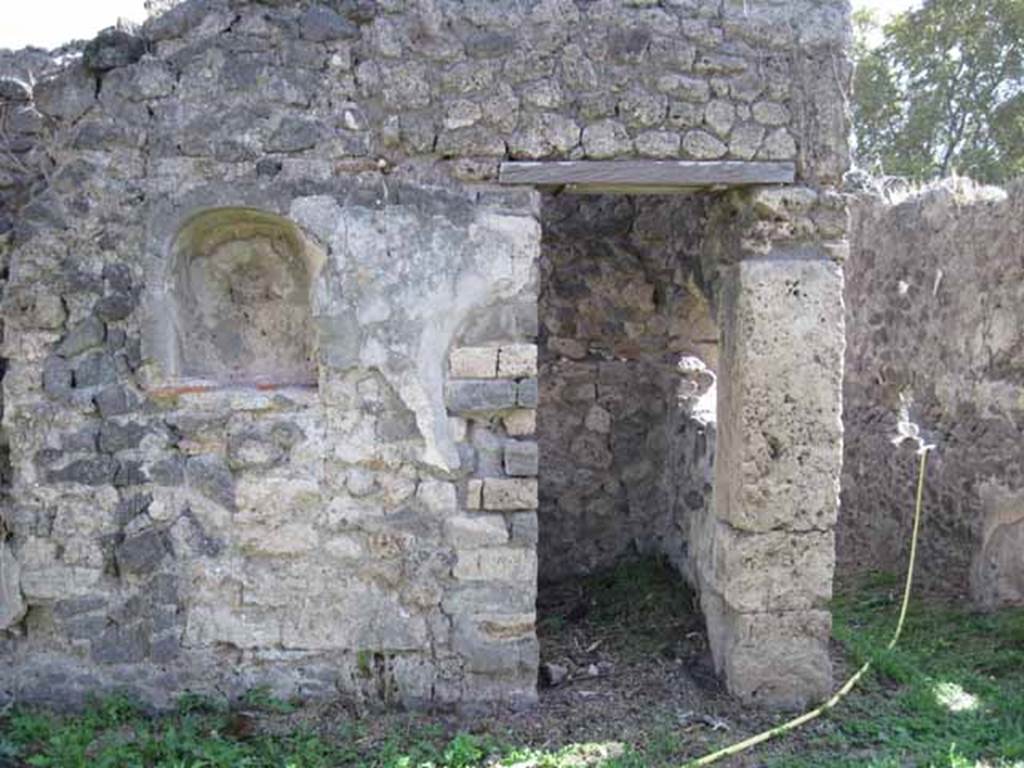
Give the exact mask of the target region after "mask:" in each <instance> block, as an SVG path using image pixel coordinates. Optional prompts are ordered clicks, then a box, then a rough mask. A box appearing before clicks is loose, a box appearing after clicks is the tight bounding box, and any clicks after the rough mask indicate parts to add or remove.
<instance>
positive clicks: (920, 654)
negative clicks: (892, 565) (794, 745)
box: [771, 577, 1024, 768]
mask: <svg viewBox="0 0 1024 768" xmlns="http://www.w3.org/2000/svg"><path fill="white" fill-rule="evenodd" d="M900 596H901V591H900V587H899V586H898V585H897V584H896V583H894V580H890V579H885V578H877V577H874V578H871V579H870V580H869V581H868V582H867V583H866V584H865V585H863V586H862V587H861V588H860V589H858V590H856V591H855V592H852V593H848V594H845V595H843V596H842V597H840V598H838V599H837V600H836V603H835V606H834V615H835V635H836V638H837V639H838V640H839V641H840V642H841V643H842V644H843V646H844V647H845V648H846V649H847V651H848V652H849V655H850V661H851V662H852V665H851V666H853V665H859V664H861V663H863V662H864V661H867V660H868V659H870V660H871V661H872V663H873V665H874V672H873V673H872V674H871V675H870V676H869V677H868V678H866V679H865V681H864V682H863V683H862V685H861V687H860V689H859V690H858V691H856V692H855V693H854V694H853V695H851V696H850V697H849V698H847V699H846V700H845V701H844V702H843V703H842V704H841V705H840V706H839V707H838V708H837V709H836V710H833V712H832V713H831V714H830V715H829V717H828V720H826V721H825V723H824V724H822V725H821V727H820V728H819V729H818V732H817V733H816V734H815V736H814V737H813V739H811V740H810V742H809V745H808V746H809V748H807V749H803V750H801V752H800V754H799V755H790V756H787V757H786V758H785V759H782V758H780V759H778V760H777V761H776V762H774V763H771V764H772V765H776V766H785V767H786V768H803V767H805V766H806V767H807V768H810V766H820V765H830V766H839V767H840V768H842V767H845V766H849V767H850V768H852V767H853V766H869V767H871V768H883V767H884V768H887V767H888V766H893V767H894V768H895V767H897V766H904V765H915V766H943V767H944V768H977V767H978V766H987V767H988V768H1019V766H1021V765H1024V642H1022V640H1024V611H1022V610H1007V611H1003V612H1000V613H993V614H977V613H971V612H969V611H965V610H964V609H963V608H961V607H956V606H946V605H935V604H931V605H928V604H921V603H920V602H914V603H911V610H910V613H909V615H908V618H907V624H906V626H905V629H904V634H903V637H902V639H901V641H900V643H899V644H898V645H897V646H896V648H894V649H893V650H892V651H886V650H884V649H885V646H886V643H887V642H888V639H889V636H890V635H891V634H892V628H893V626H894V625H895V621H896V614H897V612H898V608H899V601H900Z"/></svg>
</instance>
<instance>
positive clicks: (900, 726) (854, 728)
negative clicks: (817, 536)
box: [0, 564, 1024, 768]
mask: <svg viewBox="0 0 1024 768" xmlns="http://www.w3.org/2000/svg"><path fill="white" fill-rule="evenodd" d="M667 578H669V577H668V576H666V574H665V572H664V569H663V568H661V566H658V565H656V564H646V565H638V566H632V567H627V568H623V569H620V570H618V571H616V572H614V573H613V574H610V575H608V576H605V577H599V578H596V579H592V580H588V581H587V582H586V583H585V585H584V586H585V588H584V590H583V592H582V593H581V594H582V595H583V599H585V601H586V604H587V605H588V606H589V609H588V610H589V614H588V616H587V620H588V621H590V622H592V623H593V624H595V625H597V626H607V627H608V628H609V631H614V629H615V628H616V627H619V626H623V625H626V626H631V625H638V626H639V637H640V638H643V637H646V636H648V635H650V634H654V635H657V633H656V632H651V631H649V630H651V629H653V628H654V625H656V624H658V623H659V618H658V617H659V616H660V617H661V619H660V622H661V623H665V622H668V623H672V622H677V621H678V622H682V621H684V619H685V617H684V616H683V614H682V613H678V610H679V609H678V605H679V603H680V601H679V600H678V595H676V597H675V598H672V596H671V594H670V592H669V589H668V588H669V586H671V585H669V584H668V583H667V582H666V581H665V579H667ZM898 598H899V586H898V584H896V583H895V580H893V579H891V578H875V579H872V580H870V581H869V582H866V583H862V584H861V585H859V586H858V587H857V588H855V589H849V590H846V591H844V592H843V593H842V594H841V596H840V597H838V598H837V599H836V601H835V605H834V610H835V636H836V639H837V640H838V641H839V642H840V643H841V644H842V645H843V646H844V648H845V649H846V650H847V652H848V659H849V666H850V667H851V668H855V667H856V666H858V665H859V664H860V663H861V662H862V661H864V660H866V659H871V660H872V661H873V663H874V664H875V671H874V672H873V673H872V674H871V675H869V676H868V677H867V678H866V679H865V681H864V683H863V684H862V686H861V687H860V688H859V689H857V690H856V691H855V692H854V693H853V694H852V695H851V696H849V697H848V698H847V699H846V700H845V701H844V702H843V703H842V704H840V705H839V707H838V708H837V709H835V710H834V711H833V712H832V713H830V714H829V715H828V716H827V717H825V718H823V719H821V720H819V721H816V722H815V723H814V724H812V725H811V726H810V727H808V728H806V729H804V730H802V731H798V732H796V733H794V734H791V735H789V736H787V737H784V738H782V739H780V740H779V741H777V742H775V743H774V744H772V745H771V746H769V747H766V748H762V749H761V750H760V751H759V752H755V753H754V754H753V755H752V756H748V758H747V762H745V764H746V765H768V766H774V767H776V768H779V767H782V768H811V766H814V767H815V768H817V767H818V766H834V767H836V768H845V767H852V766H858V767H859V768H861V767H866V768H897V767H898V768H904V767H905V766H936V767H941V768H1011V767H1012V768H1022V767H1024V610H1011V611H1003V612H1000V613H994V614H976V613H971V612H969V611H967V610H965V609H963V608H958V607H953V606H948V605H944V604H939V603H934V602H932V603H921V602H915V603H913V605H912V609H911V612H910V615H909V617H908V622H907V625H906V628H905V632H904V636H903V639H902V641H901V644H900V645H899V646H898V647H897V648H896V649H895V650H894V651H892V652H885V651H884V650H880V649H884V647H885V644H886V642H887V641H888V638H889V636H890V633H891V632H892V628H893V626H894V624H895V620H896V614H897V609H898ZM673 606H675V607H673ZM555 620H556V621H557V620H559V619H557V618H556V619H555ZM561 620H564V618H563V619H561ZM659 642H660V641H659ZM646 650H650V649H646ZM254 711H255V712H259V713H261V714H260V715H259V717H260V718H265V719H266V721H267V722H272V723H274V724H275V726H278V727H274V728H271V729H266V728H263V729H261V728H259V727H256V728H253V727H252V721H249V723H248V727H245V726H246V722H245V719H244V718H246V717H249V716H250V715H251V713H252V712H254ZM301 712H302V708H301V706H300V705H299V703H297V702H290V701H282V700H280V699H277V698H275V697H274V696H273V695H272V694H271V692H270V691H269V690H268V689H265V688H256V689H253V690H252V691H250V692H249V693H248V694H247V695H246V696H244V697H243V698H242V700H241V701H240V702H236V703H235V704H234V705H231V704H229V703H228V702H227V701H224V700H222V699H217V698H210V697H203V696H196V695H187V696H184V697H182V698H181V699H180V700H179V702H178V708H177V711H176V712H174V713H171V714H166V715H163V716H161V717H156V718H154V717H150V716H147V715H146V714H145V713H144V712H143V711H142V710H141V709H140V708H138V707H136V706H135V705H134V704H133V703H132V702H131V701H129V700H127V699H125V698H123V697H114V698H110V699H106V700H103V701H98V702H95V703H94V704H93V705H92V706H90V707H89V708H88V709H87V710H86V711H85V712H84V713H82V714H80V715H76V716H67V717H62V716H57V715H54V714H52V713H48V712H45V711H39V710H34V709H28V708H17V709H15V710H13V711H11V712H9V713H7V714H6V715H2V716H0V766H5V768H6V766H7V765H8V764H10V765H30V766H40V767H43V766H45V767H50V766H52V767H53V768H79V767H81V768H86V767H87V766H88V767H89V768H93V767H98V768H105V767H108V766H109V767H110V768H115V767H116V768H122V767H125V768H131V767H133V766H146V767H149V766H153V767H156V766H159V767H161V768H163V767H167V768H218V767H221V766H223V767H224V768H227V767H228V766H230V767H231V768H264V767H267V768H270V767H271V766H273V768H320V767H321V766H322V767H324V768H326V767H327V766H331V767H332V768H333V767H334V766H349V767H350V768H478V767H482V766H489V767H490V768H498V767H499V766H511V765H515V764H517V763H520V764H522V763H525V764H526V765H528V766H529V767H530V768H579V767H580V766H603V767H604V768H653V767H655V766H659V767H661V766H664V767H667V766H674V765H678V764H679V762H680V761H679V759H678V756H679V755H680V754H693V752H694V749H695V744H694V743H692V742H688V739H689V738H690V737H689V736H688V735H687V734H686V733H684V732H682V731H680V730H679V729H677V728H675V727H674V726H672V725H667V724H666V723H667V722H670V721H669V720H666V719H665V717H663V715H664V713H653V712H652V713H651V724H650V727H649V728H648V729H647V731H646V732H645V733H643V734H640V735H637V734H635V733H634V734H633V735H634V738H636V739H637V741H636V743H634V744H622V743H617V742H604V743H586V742H585V734H580V739H581V743H577V744H572V745H569V746H565V747H561V748H557V747H556V748H551V749H548V750H537V749H535V748H532V747H530V746H527V745H524V744H522V743H521V741H520V742H517V737H516V734H515V732H514V731H509V730H508V729H502V727H501V726H500V724H498V725H497V726H496V727H495V728H494V729H493V733H494V734H499V735H491V734H484V735H481V734H470V733H464V732H463V733H457V734H455V735H454V736H453V735H452V734H451V732H447V733H446V732H445V730H444V727H443V726H442V724H440V723H430V722H429V721H426V724H423V723H421V722H419V721H414V720H407V721H402V720H399V719H396V720H395V721H394V722H395V723H396V725H395V726H394V727H392V728H391V729H390V730H389V731H387V732H386V733H385V734H384V735H383V736H381V735H380V733H378V734H377V735H376V736H371V735H370V729H369V725H368V724H367V723H366V722H365V721H358V720H357V721H346V722H344V723H343V724H341V725H338V724H332V723H330V722H329V721H327V722H325V721H319V720H317V719H316V718H312V719H310V718H307V719H306V720H305V721H304V720H303V719H302V718H301V717H297V715H301ZM246 713H250V714H246ZM240 718H241V720H240ZM289 718H291V719H289ZM257 722H259V720H257ZM295 722H307V725H305V726H296V725H294V723H295ZM378 730H379V729H378ZM744 735H749V734H747V733H740V732H737V731H734V732H731V733H729V734H715V739H714V740H715V741H716V742H717V743H722V744H724V743H728V740H729V739H731V738H740V737H742V736H744ZM724 764H725V765H728V764H729V763H728V762H726V763H724Z"/></svg>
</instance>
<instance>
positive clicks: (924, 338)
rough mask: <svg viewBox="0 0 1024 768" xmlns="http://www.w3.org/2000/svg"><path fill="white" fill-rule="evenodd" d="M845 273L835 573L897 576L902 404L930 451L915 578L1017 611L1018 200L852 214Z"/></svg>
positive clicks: (904, 512) (975, 194)
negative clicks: (905, 401) (896, 440)
mask: <svg viewBox="0 0 1024 768" xmlns="http://www.w3.org/2000/svg"><path fill="white" fill-rule="evenodd" d="M852 211H853V230H852V244H853V252H852V254H851V257H850V260H849V262H848V264H847V270H846V279H847V303H846V307H847V340H848V347H847V354H846V382H845V387H844V400H845V402H844V408H845V415H844V421H845V424H846V451H845V467H844V473H843V491H842V502H843V503H842V513H841V516H840V525H839V529H838V555H839V565H840V568H841V569H843V570H846V571H851V570H860V569H866V568H882V569H885V570H892V571H894V570H898V569H900V568H901V567H902V565H903V562H904V558H905V553H906V550H907V544H908V536H909V530H910V521H911V513H912V508H913V490H914V480H915V476H916V458H915V457H914V456H913V454H912V451H911V449H910V448H909V446H906V447H905V448H904V449H903V450H898V449H896V448H895V447H894V446H893V445H892V444H891V442H890V439H891V438H892V437H894V436H895V433H896V422H897V414H898V411H899V408H900V395H901V393H906V394H907V395H909V396H911V397H912V406H911V408H910V416H911V417H912V419H913V420H914V421H915V422H917V423H918V424H920V426H921V428H922V429H923V430H924V433H925V435H926V438H927V439H928V441H929V442H932V443H935V445H936V451H935V452H934V453H933V454H932V457H931V459H930V467H929V474H928V484H927V486H926V497H925V503H926V510H927V511H926V518H925V522H924V530H923V534H922V541H921V546H922V552H921V554H922V556H921V557H920V558H919V560H918V563H919V567H920V568H921V569H922V571H923V573H924V574H925V580H926V582H927V583H928V584H930V585H932V586H934V587H936V588H943V589H950V590H953V591H954V592H967V591H969V592H970V594H971V595H972V596H973V598H974V599H975V600H977V601H978V602H980V603H982V604H984V605H997V604H1000V603H1004V602H1014V601H1016V602H1020V601H1021V600H1024V490H1022V489H1024V310H1022V307H1024V186H1022V185H1021V184H1019V183H1018V184H1016V185H1015V186H1013V187H1011V188H1010V189H1008V190H1007V192H1006V193H1005V194H1004V193H1003V192H1001V191H1000V190H995V189H991V188H988V189H986V188H978V187H975V186H974V185H972V184H971V183H970V182H968V181H947V182H943V183H939V184H936V185H934V186H931V187H928V188H925V189H923V190H921V191H919V192H914V193H912V194H910V195H909V196H906V197H905V198H904V199H902V200H901V201H899V202H896V203H894V204H889V203H886V202H884V201H882V200H881V199H879V198H878V197H876V196H871V195H862V196H860V197H858V198H857V199H856V200H855V201H854V204H853V207H852Z"/></svg>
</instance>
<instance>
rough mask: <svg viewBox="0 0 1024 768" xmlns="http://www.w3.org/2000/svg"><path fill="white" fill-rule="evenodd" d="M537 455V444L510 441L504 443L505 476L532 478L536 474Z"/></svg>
mask: <svg viewBox="0 0 1024 768" xmlns="http://www.w3.org/2000/svg"><path fill="white" fill-rule="evenodd" d="M538 462H539V455H538V450H537V444H536V443H532V442H520V441H518V440H517V441H512V442H508V443H505V474H506V475H511V476H512V477H532V476H534V475H536V474H537V470H538Z"/></svg>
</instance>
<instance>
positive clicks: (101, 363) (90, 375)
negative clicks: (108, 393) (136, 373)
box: [74, 351, 117, 389]
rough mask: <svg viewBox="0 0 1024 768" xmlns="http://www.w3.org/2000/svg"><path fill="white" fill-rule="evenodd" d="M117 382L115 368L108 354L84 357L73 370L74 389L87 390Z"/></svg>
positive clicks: (111, 357)
mask: <svg viewBox="0 0 1024 768" xmlns="http://www.w3.org/2000/svg"><path fill="white" fill-rule="evenodd" d="M116 380H117V366H116V365H115V363H114V358H113V356H111V355H110V353H109V352H105V351H104V352H93V353H90V354H89V355H86V356H84V357H83V358H82V359H81V360H80V361H79V362H78V363H77V364H76V365H75V368H74V385H75V388H76V389H88V388H90V387H99V386H103V385H106V384H113V383H114V382H115V381H116Z"/></svg>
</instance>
